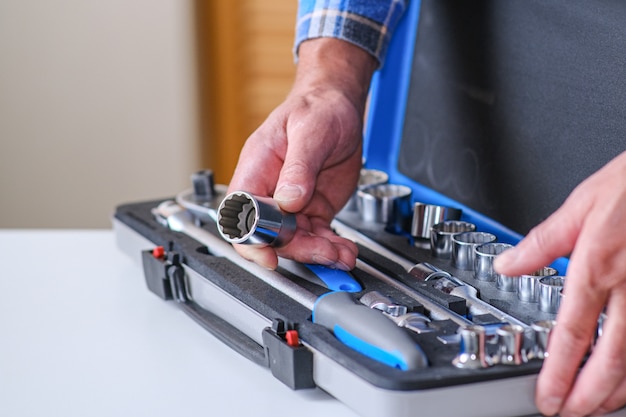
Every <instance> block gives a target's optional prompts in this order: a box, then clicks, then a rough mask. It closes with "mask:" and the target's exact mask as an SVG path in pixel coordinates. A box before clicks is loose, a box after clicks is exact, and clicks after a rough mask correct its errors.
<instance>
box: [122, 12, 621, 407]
mask: <svg viewBox="0 0 626 417" xmlns="http://www.w3.org/2000/svg"><path fill="white" fill-rule="evenodd" d="M479 3H480V5H482V6H480V5H477V4H476V3H474V2H472V3H467V4H465V3H464V4H460V3H452V2H447V1H442V0H432V1H430V0H429V1H426V0H424V1H419V0H415V1H413V0H412V1H410V2H408V6H407V7H408V10H407V11H406V12H405V14H404V17H403V19H402V21H401V22H400V24H399V25H398V27H397V28H396V31H395V33H394V35H393V39H392V41H391V43H390V44H389V48H388V51H387V58H386V60H385V63H384V66H383V67H382V68H381V69H380V71H377V73H376V75H375V77H374V80H373V82H372V85H371V88H370V100H369V106H368V114H367V123H366V129H365V132H364V143H363V161H364V164H363V167H364V169H363V171H362V175H361V181H360V183H359V185H358V188H357V190H355V192H354V195H353V198H352V199H351V200H350V201H349V202H348V204H347V205H346V207H345V208H344V209H343V210H342V211H341V212H340V213H339V214H338V215H337V217H336V219H334V221H333V223H332V227H333V229H334V231H335V232H336V233H337V234H339V235H341V236H344V237H345V238H347V239H351V240H353V241H354V242H356V244H357V246H358V248H359V258H358V260H357V265H356V268H355V269H354V270H353V271H350V272H349V273H346V272H341V271H336V270H331V269H328V268H324V267H321V266H318V265H302V264H298V263H296V262H291V261H288V260H284V259H281V260H280V262H279V267H278V268H277V270H275V271H269V270H266V269H264V268H262V267H259V266H258V265H256V264H253V263H250V262H247V261H245V260H244V259H242V258H241V257H240V256H239V255H238V254H237V253H236V252H235V251H234V249H233V247H232V245H231V243H241V244H269V245H281V244H284V243H285V242H287V241H289V239H291V237H292V233H293V230H294V227H295V223H294V220H293V217H292V216H291V215H289V214H286V213H282V212H280V210H278V209H277V207H276V206H275V204H274V203H273V201H272V200H271V199H267V198H264V197H260V196H255V195H252V194H249V193H248V192H246V190H240V191H236V192H234V193H232V194H227V191H226V190H227V187H226V186H224V185H214V184H213V182H212V177H211V175H210V172H199V173H196V174H194V176H193V181H192V182H193V189H192V190H189V191H184V192H181V193H180V194H179V195H177V196H175V197H174V198H172V199H168V200H158V201H147V202H139V203H132V204H126V205H121V206H119V207H118V208H117V210H116V213H115V216H114V228H115V231H116V236H117V240H118V244H119V246H120V248H121V249H122V250H123V251H124V252H126V253H129V254H130V255H132V256H134V257H135V258H136V259H137V260H138V262H141V263H142V265H143V268H144V273H145V281H146V284H147V287H148V289H149V290H150V291H151V292H153V293H154V294H156V295H157V296H159V297H161V298H162V299H164V300H170V301H169V302H175V303H176V304H177V305H178V306H179V307H180V309H182V310H183V311H184V312H186V313H187V314H188V315H189V316H190V317H192V318H193V319H194V320H196V321H197V322H198V323H199V324H200V325H201V326H203V327H204V328H206V329H207V330H208V331H210V332H211V333H212V334H214V335H215V336H216V337H218V338H219V339H220V340H222V341H223V342H224V343H226V344H228V345H229V346H230V347H232V349H234V350H236V351H237V352H239V353H241V354H242V355H244V356H245V357H247V358H249V359H250V360H251V361H253V362H254V363H257V364H259V365H261V366H264V367H267V368H269V369H270V371H271V375H273V376H274V377H276V378H277V379H279V380H280V381H282V382H283V383H285V384H286V385H287V386H289V387H291V388H292V389H294V390H295V389H310V388H314V387H318V388H320V389H322V390H324V391H326V392H328V393H329V394H330V395H332V396H334V397H335V398H337V399H338V400H340V401H342V402H344V403H345V404H346V405H348V406H349V407H350V408H352V409H354V410H355V411H356V412H357V413H358V414H360V415H363V416H368V417H378V416H381V415H392V416H394V417H405V416H406V417H408V416H419V417H440V416H450V415H454V416H465V417H471V416H476V417H478V416H480V417H486V416H498V417H503V416H523V415H533V414H536V413H537V410H536V408H535V405H534V390H535V384H536V380H537V375H538V373H539V371H540V369H541V366H542V363H543V360H544V358H545V356H546V354H547V350H546V349H547V346H548V340H549V337H550V334H551V331H552V330H553V328H554V326H558V324H556V323H555V319H556V317H557V314H556V313H557V311H558V308H559V303H560V300H561V298H562V297H563V296H564V295H563V294H562V289H563V286H564V283H565V279H564V276H565V273H566V268H567V259H559V260H557V261H555V262H554V263H553V264H551V265H546V266H545V267H544V268H542V269H541V270H539V271H535V273H534V274H532V275H528V276H520V277H509V276H503V275H499V274H497V273H496V271H494V268H493V261H494V259H495V257H496V256H497V255H498V254H500V253H502V252H503V251H505V250H508V248H509V247H510V245H514V244H516V243H517V242H518V241H519V240H520V239H521V238H522V237H523V233H526V232H527V231H528V230H530V228H531V227H532V226H533V225H535V224H537V223H539V222H540V221H541V220H542V219H545V218H546V217H547V216H548V215H549V214H550V213H551V212H553V211H554V210H555V209H556V208H558V206H559V205H560V204H561V203H562V201H563V200H564V199H565V198H566V197H567V195H568V194H569V192H570V191H571V189H573V187H574V186H575V185H576V184H578V183H579V182H580V181H581V180H582V179H584V178H585V177H586V176H588V175H589V173H590V172H593V170H592V169H590V167H593V166H601V164H603V163H605V162H606V161H607V160H609V159H610V158H609V157H608V156H609V155H608V154H607V153H609V152H613V151H616V152H617V151H619V152H621V151H622V150H623V149H619V150H615V149H613V148H614V147H615V146H618V147H619V146H621V144H617V145H615V144H610V143H607V142H602V143H604V145H600V144H599V143H600V142H599V141H601V140H602V138H603V137H605V136H606V137H610V135H605V134H604V133H603V131H598V132H596V134H591V133H590V134H589V135H579V133H580V132H579V131H580V129H581V128H582V126H595V125H598V126H604V125H603V124H602V123H597V122H596V121H595V120H590V119H589V118H587V116H589V117H592V116H593V115H594V114H596V115H601V116H603V115H605V114H606V111H601V112H599V113H592V112H589V113H588V112H587V110H588V108H589V109H595V110H598V108H595V107H593V106H592V105H595V104H594V103H595V102H594V101H588V103H587V104H588V105H589V107H584V113H583V114H581V113H580V109H579V108H578V107H579V106H578V105H577V106H576V108H572V106H571V103H570V102H568V100H569V99H570V98H571V97H574V96H575V95H576V94H578V93H577V92H580V94H581V96H580V98H581V102H584V101H585V100H586V97H587V96H586V95H585V94H587V93H586V92H589V91H591V90H584V89H581V88H582V87H585V85H587V84H589V88H592V87H591V86H592V85H594V84H592V83H591V82H592V81H593V80H594V79H600V78H602V79H604V77H595V76H590V77H587V78H585V79H588V80H589V81H590V83H580V82H578V80H579V79H581V78H577V77H563V76H562V74H563V66H562V62H564V61H563V60H562V59H560V58H559V57H561V56H562V55H561V54H560V52H562V51H560V52H559V51H557V52H559V53H556V54H555V53H554V50H553V49H551V46H554V45H552V43H551V40H552V39H561V37H560V36H554V37H545V36H544V34H545V31H544V29H543V28H541V29H538V26H537V25H538V24H539V23H538V22H539V21H538V20H537V18H536V16H543V17H546V18H548V16H551V15H553V13H546V10H544V9H545V8H546V7H547V6H546V5H545V2H523V3H522V2H479ZM581 7H582V6H581ZM570 9H572V10H576V8H575V7H570ZM570 9H568V10H570ZM555 16H556V18H558V24H556V21H555V24H554V25H552V27H555V28H557V29H558V30H561V29H565V27H564V25H563V24H562V22H563V21H564V19H566V18H567V17H564V16H563V15H562V14H556V15H555ZM576 16H577V15H576V14H575V13H572V14H571V17H570V19H574V17H576ZM616 16H617V15H616ZM451 19H452V20H451ZM598 21H599V20H598ZM576 22H578V21H577V20H576ZM418 23H419V25H418ZM514 23H515V24H514ZM540 23H541V24H545V22H544V21H543V19H541V22H540ZM576 24H577V23H576ZM418 26H419V27H418ZM616 27H617V26H616ZM527 28H531V29H532V28H534V30H528V29H527ZM559 33H560V32H559ZM578 33H579V31H578V26H576V27H575V28H574V30H573V31H572V32H571V34H570V35H572V36H574V38H572V39H575V40H576V42H578V41H579V40H580V36H578ZM590 33H591V32H590ZM598 33H604V32H603V31H598ZM534 34H536V36H538V38H536V39H537V41H535V42H521V41H520V39H525V38H524V37H522V35H523V36H530V35H533V36H535V35H534ZM567 35H568V33H565V34H564V35H563V36H567ZM539 37H541V38H539ZM544 38H545V39H544ZM563 39H567V38H563ZM590 39H593V38H590ZM593 49H597V48H596V46H595V44H594V45H593ZM494 50H497V52H498V54H495V53H492V52H494ZM496 55H497V57H498V58H497V59H496ZM585 56H586V55H584V54H580V57H581V59H585V58H584V57H585ZM555 57H556V58H557V59H554V58H555ZM589 62H592V61H589ZM593 62H595V61H593ZM551 63H552V64H553V66H552V67H550V66H549V64H551ZM537 65H546V67H545V68H544V69H543V70H542V71H537V69H536V68H537ZM607 65H609V64H608V63H607ZM585 66H586V61H583V62H582V63H581V65H578V66H577V68H578V67H581V68H582V67H585ZM571 67H572V68H574V66H571ZM593 68H595V67H593ZM511 69H516V70H514V71H512V70H511ZM616 74H619V73H618V72H616ZM591 75H593V74H591ZM551 77H558V78H551ZM568 83H570V84H568ZM559 89H561V90H563V91H564V93H563V95H562V96H558V95H556V96H554V97H552V94H557V93H558V92H559V91H561V90H559ZM563 91H561V92H563ZM610 96H611V95H610V94H607V95H606V97H610ZM559 97H561V98H562V100H560V99H559ZM606 97H604V99H606ZM604 99H603V100H599V101H598V102H604V101H605V100H604ZM575 102H576V103H578V102H577V101H575ZM600 110H602V109H601V108H600ZM572 114H578V117H580V118H581V120H582V121H581V120H572ZM578 136H580V137H581V138H583V139H584V138H587V137H593V138H594V141H593V145H594V149H593V152H585V151H584V150H585V149H589V148H588V143H586V142H585V143H580V142H575V140H576V137H578ZM559 139H560V140H561V142H559ZM584 140H586V139H584ZM616 143H617V142H616ZM611 146H613V148H612V147H611ZM602 152H605V153H604V154H603V153H602ZM594 158H597V159H594ZM603 158H604V161H602V163H601V161H600V160H601V159H603ZM594 164H595V165H594ZM594 169H595V168H594ZM259 175H263V173H262V172H260V173H259ZM565 296H566V295H565ZM602 320H603V316H601V317H600V322H599V326H598V336H600V335H601V333H602ZM548 351H549V349H548ZM269 377H271V376H270V373H269V372H268V378H269Z"/></svg>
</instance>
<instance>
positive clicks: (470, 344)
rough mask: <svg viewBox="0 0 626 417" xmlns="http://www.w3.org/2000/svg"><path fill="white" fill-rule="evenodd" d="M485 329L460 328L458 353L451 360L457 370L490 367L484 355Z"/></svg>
mask: <svg viewBox="0 0 626 417" xmlns="http://www.w3.org/2000/svg"><path fill="white" fill-rule="evenodd" d="M485 333H486V329H485V328H484V327H483V326H479V325H469V326H467V327H464V328H461V331H460V337H461V343H460V352H459V354H458V355H457V356H456V357H455V358H454V359H453V360H452V364H453V365H454V366H456V367H457V368H463V369H480V368H487V367H489V366H490V364H489V362H488V359H487V355H486V353H485Z"/></svg>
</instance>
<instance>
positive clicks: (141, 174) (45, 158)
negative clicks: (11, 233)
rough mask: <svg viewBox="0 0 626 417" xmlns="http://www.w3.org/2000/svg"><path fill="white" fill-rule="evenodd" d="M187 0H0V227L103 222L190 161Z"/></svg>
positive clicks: (168, 182) (155, 190)
mask: <svg viewBox="0 0 626 417" xmlns="http://www.w3.org/2000/svg"><path fill="white" fill-rule="evenodd" d="M193 14H194V10H193V2H192V1H191V0H106V1H84V0H52V1H40V0H0V228H108V227H110V217H111V215H112V213H113V211H114V208H115V205H117V204H120V203H124V202H129V201H136V200H144V199H149V198H160V197H168V196H171V195H173V194H174V193H176V192H178V191H180V190H181V189H183V188H186V187H188V182H189V180H188V178H189V175H190V174H191V173H192V172H193V171H194V170H196V169H198V168H199V163H200V160H199V158H198V153H199V152H198V148H199V143H198V142H199V139H198V136H199V134H198V126H197V125H198V120H197V108H196V107H197V106H196V101H197V100H196V82H195V68H196V63H195V45H194V27H193V26H194V16H193Z"/></svg>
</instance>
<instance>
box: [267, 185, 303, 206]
mask: <svg viewBox="0 0 626 417" xmlns="http://www.w3.org/2000/svg"><path fill="white" fill-rule="evenodd" d="M302 194H303V192H302V188H300V187H299V186H297V185H293V184H287V185H283V186H282V187H280V188H279V189H278V190H277V191H276V192H275V193H274V199H275V200H277V201H282V202H289V201H294V200H297V199H299V198H300V197H302Z"/></svg>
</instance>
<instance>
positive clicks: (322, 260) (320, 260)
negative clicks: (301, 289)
mask: <svg viewBox="0 0 626 417" xmlns="http://www.w3.org/2000/svg"><path fill="white" fill-rule="evenodd" d="M311 260H312V261H313V263H316V264H319V265H324V266H327V267H329V268H332V267H333V265H334V264H335V262H334V261H331V260H330V259H328V258H327V257H325V256H321V255H313V256H311Z"/></svg>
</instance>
